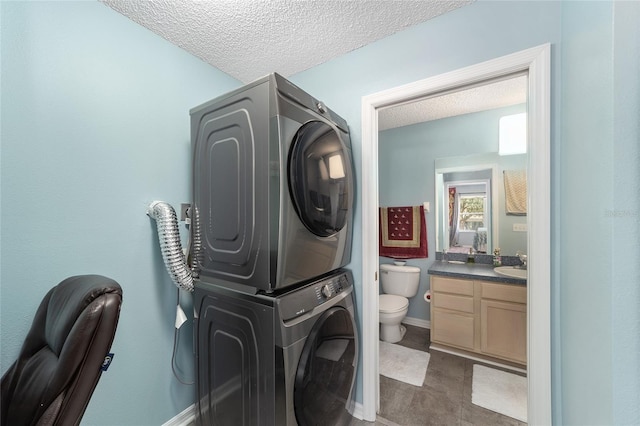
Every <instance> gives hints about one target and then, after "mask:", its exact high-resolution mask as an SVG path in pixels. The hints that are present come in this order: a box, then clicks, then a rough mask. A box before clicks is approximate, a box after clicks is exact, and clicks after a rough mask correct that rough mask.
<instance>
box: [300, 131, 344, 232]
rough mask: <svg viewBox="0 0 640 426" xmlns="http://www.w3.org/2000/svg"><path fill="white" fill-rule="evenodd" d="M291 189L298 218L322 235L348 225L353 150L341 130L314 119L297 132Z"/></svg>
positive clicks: (312, 230)
mask: <svg viewBox="0 0 640 426" xmlns="http://www.w3.org/2000/svg"><path fill="white" fill-rule="evenodd" d="M288 168H289V191H290V193H291V198H292V199H293V204H294V206H295V209H296V212H297V214H298V217H300V220H301V221H302V223H304V225H305V226H306V227H307V229H309V231H311V232H313V233H314V234H315V235H318V236H320V237H328V236H331V235H334V234H335V233H337V232H339V231H340V230H341V229H342V228H344V227H345V226H346V224H347V221H348V219H349V215H350V214H351V213H350V210H351V206H352V204H353V176H352V174H353V170H352V166H351V153H350V152H349V150H348V149H347V147H346V146H345V144H344V143H343V142H342V139H341V137H340V135H339V134H338V130H337V129H336V128H334V127H331V126H330V125H328V124H327V123H325V122H322V121H310V122H308V123H306V124H304V125H303V126H302V127H301V128H300V129H299V130H298V132H297V133H296V135H295V138H294V141H293V143H292V145H291V151H290V153H289V165H288Z"/></svg>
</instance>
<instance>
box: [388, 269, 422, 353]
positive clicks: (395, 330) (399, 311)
mask: <svg viewBox="0 0 640 426" xmlns="http://www.w3.org/2000/svg"><path fill="white" fill-rule="evenodd" d="M397 263H402V262H397ZM380 282H381V284H382V291H383V292H384V294H380V296H379V299H378V304H379V307H380V312H379V314H380V315H379V317H380V340H383V341H385V342H389V343H396V342H399V341H400V340H402V338H403V337H404V333H405V332H406V331H407V329H406V328H405V327H404V326H403V325H401V324H400V323H401V322H402V320H403V319H404V317H406V316H407V311H408V310H409V297H413V296H415V295H416V294H417V293H418V285H419V284H420V268H417V267H415V266H404V265H398V264H396V265H389V264H382V265H380Z"/></svg>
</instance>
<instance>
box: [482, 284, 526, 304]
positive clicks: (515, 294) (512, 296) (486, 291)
mask: <svg viewBox="0 0 640 426" xmlns="http://www.w3.org/2000/svg"><path fill="white" fill-rule="evenodd" d="M481 288H482V290H481V291H482V298H483V299H493V300H504V301H505V302H515V303H527V287H526V286H520V285H507V284H495V283H487V282H483V283H482V286H481Z"/></svg>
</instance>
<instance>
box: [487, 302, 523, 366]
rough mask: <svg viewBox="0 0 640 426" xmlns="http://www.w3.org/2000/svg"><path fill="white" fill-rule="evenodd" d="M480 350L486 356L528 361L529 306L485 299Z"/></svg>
mask: <svg viewBox="0 0 640 426" xmlns="http://www.w3.org/2000/svg"><path fill="white" fill-rule="evenodd" d="M480 324H481V338H480V349H481V351H482V352H483V353H485V354H487V355H493V356H496V357H500V358H506V359H510V360H513V361H518V362H521V363H526V362H527V306H526V305H524V304H522V303H511V302H499V301H496V300H482V302H481V308H480Z"/></svg>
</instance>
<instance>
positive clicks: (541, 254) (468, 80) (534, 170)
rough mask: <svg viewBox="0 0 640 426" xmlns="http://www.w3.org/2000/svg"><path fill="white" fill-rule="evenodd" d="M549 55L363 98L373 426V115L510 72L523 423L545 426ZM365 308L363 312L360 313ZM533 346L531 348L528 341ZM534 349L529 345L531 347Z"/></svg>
mask: <svg viewBox="0 0 640 426" xmlns="http://www.w3.org/2000/svg"><path fill="white" fill-rule="evenodd" d="M550 52H551V46H550V45H549V44H544V45H541V46H537V47H533V48H531V49H527V50H523V51H520V52H516V53H513V54H511V55H507V56H503V57H501V58H497V59H493V60H490V61H486V62H483V63H480V64H477V65H472V66H469V67H466V68H462V69H459V70H455V71H451V72H448V73H446V74H441V75H438V76H435V77H430V78H427V79H424V80H420V81H417V82H414V83H410V84H406V85H403V86H399V87H395V88H392V89H389V90H385V91H382V92H378V93H374V94H371V95H368V96H364V97H363V98H362V190H361V191H360V193H361V195H362V281H363V286H362V287H363V291H362V304H363V306H362V309H360V312H362V313H363V314H362V351H363V358H362V389H363V392H362V395H363V401H362V406H363V407H362V411H363V416H364V420H367V421H375V419H376V411H377V409H378V406H379V381H378V377H379V376H378V283H377V281H376V279H377V277H378V257H379V256H378V214H377V212H378V206H379V203H378V109H380V108H383V107H388V106H393V105H396V104H401V103H405V102H407V101H409V100H412V99H417V98H420V97H423V96H426V95H429V94H434V93H438V92H441V91H445V90H451V89H455V88H457V87H460V86H464V85H469V84H474V83H481V82H483V81H486V80H489V79H492V78H497V77H501V76H505V75H508V74H512V73H516V72H523V71H524V72H528V75H529V79H528V80H529V99H528V113H529V117H528V118H529V130H528V132H529V135H528V136H529V145H530V146H529V167H528V176H527V179H528V182H529V183H530V184H529V185H530V186H529V191H528V193H529V200H528V205H529V212H530V214H529V216H528V222H529V235H530V236H534V235H535V238H530V239H529V242H528V250H527V251H528V255H529V258H530V259H531V260H530V261H529V285H528V286H527V297H528V309H527V312H528V314H527V315H528V318H527V327H528V328H527V331H528V332H527V341H528V344H527V348H528V349H527V350H528V354H527V355H528V364H527V366H528V367H527V368H528V374H527V376H528V387H529V388H528V391H529V392H528V393H529V400H528V407H529V410H528V411H529V412H528V419H529V423H530V424H551V329H550V262H551V259H550V246H551V244H550V231H551V225H550V195H549V194H550V192H549V191H550V161H549V151H550V120H549V116H550V112H549V109H550V90H551V89H550V87H551V81H550ZM365 307H366V309H365ZM534 342H535V343H534ZM532 343H534V344H532Z"/></svg>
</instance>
